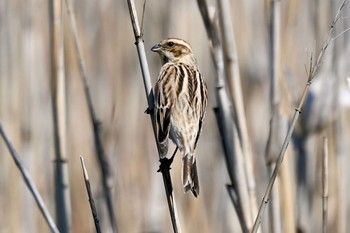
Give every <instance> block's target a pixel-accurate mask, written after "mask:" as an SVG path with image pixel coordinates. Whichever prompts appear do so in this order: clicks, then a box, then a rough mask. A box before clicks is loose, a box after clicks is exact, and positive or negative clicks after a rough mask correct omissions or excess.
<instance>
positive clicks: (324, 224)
mask: <svg viewBox="0 0 350 233" xmlns="http://www.w3.org/2000/svg"><path fill="white" fill-rule="evenodd" d="M327 219H328V139H327V137H324V138H323V153H322V232H323V233H326V232H327Z"/></svg>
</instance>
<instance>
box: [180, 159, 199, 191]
mask: <svg viewBox="0 0 350 233" xmlns="http://www.w3.org/2000/svg"><path fill="white" fill-rule="evenodd" d="M182 185H183V188H184V191H185V192H187V191H189V190H191V191H192V193H193V195H194V196H195V197H197V196H198V195H199V181H198V173H197V163H196V157H194V156H193V155H190V154H187V155H185V156H184V157H183V158H182Z"/></svg>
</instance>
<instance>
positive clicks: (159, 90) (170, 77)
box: [152, 38, 207, 196]
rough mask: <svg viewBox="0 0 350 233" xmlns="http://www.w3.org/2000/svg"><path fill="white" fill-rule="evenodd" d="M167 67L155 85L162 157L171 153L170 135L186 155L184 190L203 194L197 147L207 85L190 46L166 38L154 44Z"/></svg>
mask: <svg viewBox="0 0 350 233" xmlns="http://www.w3.org/2000/svg"><path fill="white" fill-rule="evenodd" d="M152 51H154V52H157V53H158V54H159V55H160V57H161V59H162V61H163V66H162V68H161V70H160V73H159V76H158V80H157V83H156V85H155V87H154V93H155V114H156V121H157V139H158V143H159V146H160V152H161V156H162V157H163V158H164V157H165V156H166V154H167V152H168V138H169V137H170V139H171V140H172V141H173V142H174V143H175V144H176V145H177V147H178V148H179V149H180V152H181V154H182V161H183V171H182V182H183V188H184V191H185V192H187V191H188V190H191V191H192V193H193V194H194V196H197V195H198V194H199V183H198V175H197V166H196V157H195V149H196V146H197V142H198V139H199V135H200V133H201V129H202V124H203V119H204V115H205V109H206V106H207V87H206V84H205V82H204V80H203V78H202V75H201V73H200V72H199V70H198V67H197V63H196V59H195V57H194V55H193V53H192V49H191V47H190V45H189V44H188V43H187V42H185V41H183V40H181V39H175V38H170V39H165V40H163V41H161V42H160V43H159V44H157V45H155V46H153V47H152Z"/></svg>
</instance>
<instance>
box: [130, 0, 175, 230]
mask: <svg viewBox="0 0 350 233" xmlns="http://www.w3.org/2000/svg"><path fill="white" fill-rule="evenodd" d="M127 2H128V7H129V13H130V19H131V24H132V28H133V31H134V36H135V45H136V48H137V53H138V57H139V62H140V66H141V72H142V77H143V83H144V87H145V92H146V98H147V103H148V109H153V106H154V96H153V91H152V83H151V78H150V74H149V69H148V63H147V58H146V53H145V47H144V43H143V37H142V33H143V32H142V31H141V29H140V26H139V21H138V18H137V12H136V8H135V3H134V1H133V0H127ZM149 115H150V118H151V122H152V127H153V133H154V137H155V139H156V121H155V116H154V114H153V113H152V111H150V114H149ZM156 141H157V140H156ZM156 144H157V149H158V156H159V158H160V154H159V147H158V146H159V145H158V143H156ZM160 171H161V173H162V176H163V182H164V188H165V192H166V197H167V202H168V207H169V212H170V218H171V222H172V226H173V230H174V232H175V233H177V232H181V228H180V222H179V218H178V215H177V210H176V204H175V198H174V192H173V185H172V181H171V176H170V171H169V170H168V169H160Z"/></svg>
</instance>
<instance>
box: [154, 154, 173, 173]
mask: <svg viewBox="0 0 350 233" xmlns="http://www.w3.org/2000/svg"><path fill="white" fill-rule="evenodd" d="M174 157H175V154H174V155H173V156H171V158H170V159H168V158H167V157H164V158H161V159H159V162H160V165H159V169H158V171H157V172H163V171H169V170H170V169H171V167H170V165H171V164H172V163H173V160H174Z"/></svg>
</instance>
